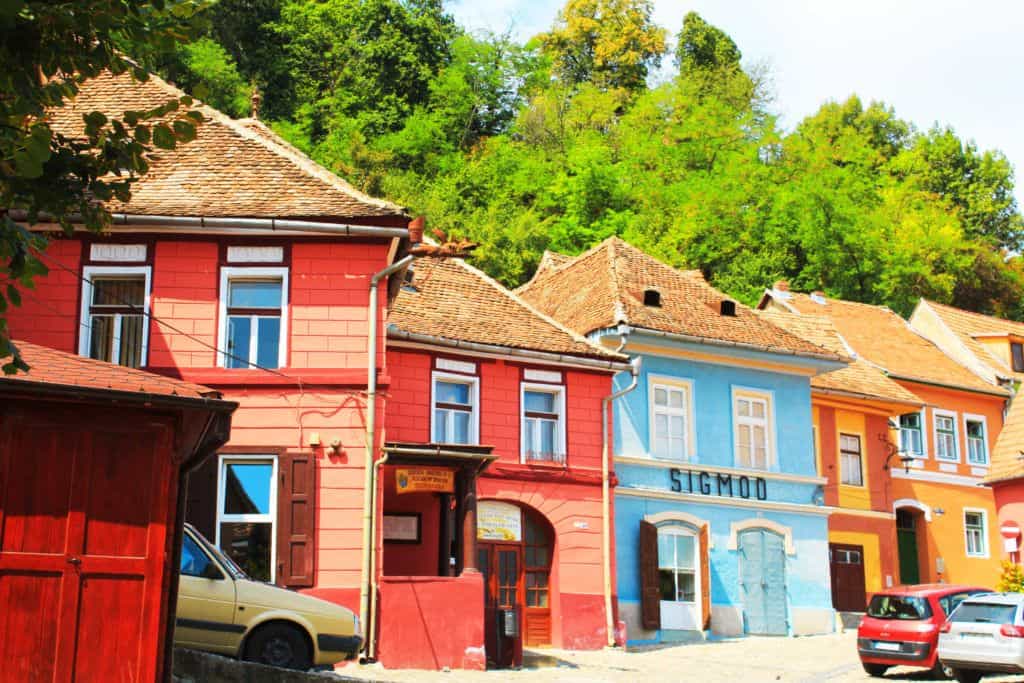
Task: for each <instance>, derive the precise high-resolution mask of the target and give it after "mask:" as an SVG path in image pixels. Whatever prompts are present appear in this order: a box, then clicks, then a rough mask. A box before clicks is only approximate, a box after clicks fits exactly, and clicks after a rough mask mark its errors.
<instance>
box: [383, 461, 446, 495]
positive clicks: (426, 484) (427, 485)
mask: <svg viewBox="0 0 1024 683" xmlns="http://www.w3.org/2000/svg"><path fill="white" fill-rule="evenodd" d="M395 490H396V491H397V492H398V493H424V492H435V493H454V492H455V472H454V471H453V470H445V469H438V468H436V467H399V468H397V469H396V470H395Z"/></svg>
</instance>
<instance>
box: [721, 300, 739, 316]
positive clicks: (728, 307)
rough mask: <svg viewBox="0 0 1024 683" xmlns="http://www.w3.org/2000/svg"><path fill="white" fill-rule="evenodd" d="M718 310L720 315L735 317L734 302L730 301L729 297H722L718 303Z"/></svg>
mask: <svg viewBox="0 0 1024 683" xmlns="http://www.w3.org/2000/svg"><path fill="white" fill-rule="evenodd" d="M718 312H719V313H721V314H722V315H724V316H726V317H729V318H735V317H736V302H735V301H730V300H729V299H722V301H721V303H719V305H718Z"/></svg>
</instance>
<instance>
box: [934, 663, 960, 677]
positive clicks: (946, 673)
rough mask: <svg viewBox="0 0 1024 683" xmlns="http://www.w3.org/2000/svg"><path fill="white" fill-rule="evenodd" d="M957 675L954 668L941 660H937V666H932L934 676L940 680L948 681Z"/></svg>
mask: <svg viewBox="0 0 1024 683" xmlns="http://www.w3.org/2000/svg"><path fill="white" fill-rule="evenodd" d="M955 675H956V674H954V673H953V669H951V668H950V667H948V666H946V665H945V664H943V663H942V662H940V661H939V660H937V659H936V660H935V666H933V667H932V678H937V679H939V680H940V681H948V680H950V679H952V678H953V677H954V676H955Z"/></svg>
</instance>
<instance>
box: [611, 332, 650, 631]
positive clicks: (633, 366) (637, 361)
mask: <svg viewBox="0 0 1024 683" xmlns="http://www.w3.org/2000/svg"><path fill="white" fill-rule="evenodd" d="M621 332H622V341H621V343H620V344H619V347H618V349H616V351H621V350H622V349H623V348H625V346H626V336H627V335H628V334H629V328H628V327H626V328H624V329H622V330H621ZM642 361H643V358H642V357H641V356H637V357H636V358H634V359H633V360H632V361H630V373H631V374H632V375H633V379H632V381H631V382H630V383H629V386H627V387H626V388H624V389H620V390H619V391H616V392H614V393H611V394H609V395H608V396H605V397H604V398H603V399H601V560H602V568H603V570H604V572H603V573H604V614H605V633H606V636H607V642H608V647H614V646H615V624H614V618H613V613H612V549H611V536H612V531H611V525H612V522H611V514H612V513H611V486H610V482H609V481H608V479H609V476H610V472H609V470H610V468H609V466H608V460H609V459H610V458H611V440H610V439H609V438H608V432H609V431H610V428H611V415H610V413H611V411H610V410H609V408H611V405H612V401H614V400H615V399H617V398H621V397H623V396H625V395H626V394H628V393H629V392H631V391H633V390H634V389H636V386H637V383H638V382H639V381H640V365H641V362H642Z"/></svg>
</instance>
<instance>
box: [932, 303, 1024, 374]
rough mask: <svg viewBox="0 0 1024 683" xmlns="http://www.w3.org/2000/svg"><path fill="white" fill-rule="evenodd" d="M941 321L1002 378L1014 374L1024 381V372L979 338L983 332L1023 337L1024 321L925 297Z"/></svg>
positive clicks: (984, 333)
mask: <svg viewBox="0 0 1024 683" xmlns="http://www.w3.org/2000/svg"><path fill="white" fill-rule="evenodd" d="M922 303H923V304H924V305H927V306H928V307H929V308H930V309H931V310H932V311H933V312H934V313H935V314H936V315H937V316H938V317H939V318H940V319H942V321H943V322H944V323H945V324H946V327H948V328H949V329H950V331H952V332H953V334H955V335H956V336H957V337H958V338H959V339H960V341H961V342H962V343H963V344H964V346H966V347H967V349H968V350H969V351H970V352H971V353H972V354H974V356H975V357H976V358H977V359H978V360H979V361H980V362H981V363H983V364H984V365H987V366H988V367H989V368H990V369H991V370H992V372H993V374H995V375H998V376H1000V377H1012V378H1014V379H1016V380H1018V381H1024V372H1014V370H1013V368H1011V367H1010V366H1009V365H1008V364H1007V363H1006V361H1005V360H1004V359H1002V358H998V357H996V356H995V355H994V354H993V353H991V352H990V351H989V349H988V348H987V347H986V346H985V345H984V344H983V343H981V342H980V341H978V337H979V336H982V335H1013V336H1017V337H1024V323H1019V322H1016V321H1014V320H1004V319H1003V318H996V317H995V316H991V315H984V314H982V313H974V312H972V311H965V310H963V309H960V308H955V307H953V306H947V305H945V304H940V303H937V302H935V301H928V300H925V299H922Z"/></svg>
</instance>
